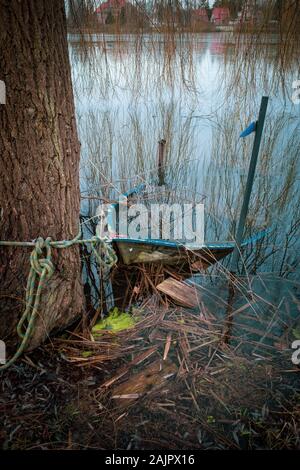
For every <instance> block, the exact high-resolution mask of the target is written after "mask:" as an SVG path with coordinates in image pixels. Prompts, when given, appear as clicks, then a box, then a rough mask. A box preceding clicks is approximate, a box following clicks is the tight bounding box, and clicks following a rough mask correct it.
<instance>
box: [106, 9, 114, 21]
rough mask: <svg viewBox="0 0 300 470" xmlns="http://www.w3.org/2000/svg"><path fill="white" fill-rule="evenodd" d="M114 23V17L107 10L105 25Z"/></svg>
mask: <svg viewBox="0 0 300 470" xmlns="http://www.w3.org/2000/svg"><path fill="white" fill-rule="evenodd" d="M114 22H115V18H114V15H113V13H112V11H111V10H109V12H108V14H107V18H106V21H105V24H113V23H114Z"/></svg>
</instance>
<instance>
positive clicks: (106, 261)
mask: <svg viewBox="0 0 300 470" xmlns="http://www.w3.org/2000/svg"><path fill="white" fill-rule="evenodd" d="M95 244H98V249H96V248H95V246H94V245H95ZM92 250H93V252H94V255H95V257H96V259H97V261H98V264H99V265H100V267H101V268H105V269H106V270H108V271H109V270H110V269H111V268H112V267H113V266H114V265H115V264H117V262H118V257H117V255H116V252H115V250H114V249H113V247H112V246H111V243H110V241H109V239H108V238H100V237H97V236H95V237H93V238H92Z"/></svg>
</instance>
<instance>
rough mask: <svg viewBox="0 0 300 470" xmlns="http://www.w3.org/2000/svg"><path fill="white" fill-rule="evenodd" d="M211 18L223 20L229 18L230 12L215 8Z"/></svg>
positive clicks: (222, 8) (223, 8) (225, 8)
mask: <svg viewBox="0 0 300 470" xmlns="http://www.w3.org/2000/svg"><path fill="white" fill-rule="evenodd" d="M212 16H213V18H214V19H215V20H224V19H225V18H230V10H229V8H227V7H215V8H214V9H213V12H212Z"/></svg>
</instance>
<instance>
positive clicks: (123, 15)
mask: <svg viewBox="0 0 300 470" xmlns="http://www.w3.org/2000/svg"><path fill="white" fill-rule="evenodd" d="M120 24H121V25H124V24H126V11H125V7H123V8H121V13H120Z"/></svg>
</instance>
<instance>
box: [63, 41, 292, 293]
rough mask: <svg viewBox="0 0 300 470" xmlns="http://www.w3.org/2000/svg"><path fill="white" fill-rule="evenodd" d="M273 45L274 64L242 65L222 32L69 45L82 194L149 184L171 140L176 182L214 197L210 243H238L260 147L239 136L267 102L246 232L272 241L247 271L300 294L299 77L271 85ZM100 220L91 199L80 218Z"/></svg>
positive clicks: (169, 159)
mask: <svg viewBox="0 0 300 470" xmlns="http://www.w3.org/2000/svg"><path fill="white" fill-rule="evenodd" d="M272 41H273V38H270V41H269V44H264V45H263V46H262V47H264V48H267V50H268V59H267V61H264V62H262V61H259V60H257V61H254V60H253V63H252V62H251V58H250V60H249V61H248V63H246V64H242V65H241V64H239V57H238V56H237V55H236V54H234V48H233V46H232V45H231V44H230V41H229V43H228V36H226V37H225V36H223V35H222V34H220V33H219V34H218V33H217V34H214V33H211V34H198V35H194V36H193V35H186V36H185V37H184V38H177V39H176V40H175V42H173V43H172V44H167V43H166V41H164V39H163V37H160V36H156V37H153V36H145V37H143V39H137V38H136V37H135V36H126V37H121V38H116V37H115V36H106V37H105V38H104V37H103V36H102V35H94V36H91V37H89V42H88V44H87V45H86V46H85V48H84V49H83V48H82V45H81V44H80V43H79V42H78V38H77V37H76V36H72V37H70V38H69V45H70V58H71V64H72V73H73V85H74V93H75V103H76V111H77V121H78V128H79V134H80V140H81V144H82V162H81V189H82V194H83V196H85V195H87V194H88V195H89V196H91V195H94V196H95V195H98V196H99V195H104V196H107V197H116V196H117V194H118V192H119V191H124V190H128V189H129V188H130V187H131V186H132V185H134V184H135V183H136V182H138V181H143V180H149V179H151V178H152V177H153V175H156V159H157V142H158V140H159V139H161V138H165V139H166V141H167V150H166V152H167V155H166V164H167V176H166V179H167V181H168V182H169V184H172V185H173V186H176V185H177V186H181V187H189V188H191V189H194V190H197V191H199V192H201V193H204V194H205V195H206V197H207V198H206V205H205V211H206V240H222V239H223V240H224V239H232V237H233V234H234V229H235V223H236V220H237V217H238V214H239V210H240V206H241V202H242V195H243V190H244V185H245V178H246V175H247V169H248V164H249V159H250V155H251V149H252V144H253V135H252V136H250V137H248V138H247V139H240V138H239V134H240V132H241V130H242V129H244V128H245V127H246V126H247V125H248V124H250V122H252V121H254V120H256V119H257V117H258V111H259V105H260V99H261V96H262V95H268V96H269V97H270V104H269V108H268V114H267V120H266V125H265V132H264V139H263V144H262V150H261V153H260V158H259V164H258V169H257V174H256V179H255V184H254V188H253V195H252V199H251V208H250V213H249V217H248V223H247V234H253V233H254V232H255V231H256V230H259V229H261V228H262V227H264V226H272V233H271V234H270V235H269V236H268V237H267V238H266V239H265V240H264V242H263V243H261V244H259V246H255V247H250V249H249V250H248V252H246V253H245V264H246V267H247V269H248V272H249V273H254V274H255V273H257V272H263V273H264V274H266V273H270V272H271V273H272V275H273V279H278V278H279V279H280V278H282V277H285V278H288V279H289V281H288V282H294V283H295V284H294V285H296V286H298V279H299V276H298V275H299V256H300V255H299V253H300V250H299V248H300V246H299V245H300V244H299V227H300V226H299V220H300V201H299V170H300V164H299V162H300V159H299V153H300V150H299V149H300V134H299V129H300V125H299V124H300V121H299V117H300V105H294V104H293V103H292V100H291V95H292V93H293V89H292V83H293V81H294V80H296V79H297V78H299V77H298V76H297V74H296V71H294V72H293V71H292V70H291V71H289V72H288V73H286V74H285V76H284V80H283V82H281V84H279V83H278V82H276V81H274V80H273V72H274V70H275V68H276V66H277V64H276V61H275V49H274V45H272ZM295 74H296V75H295ZM94 210H95V202H91V200H89V201H87V200H83V204H82V212H83V213H84V214H89V215H93V214H94ZM225 266H226V263H225ZM272 282H273V281H272ZM260 289H262V290H265V289H264V288H260ZM271 290H272V289H270V291H271ZM275 290H276V289H275ZM277 292H278V289H277ZM271 297H272V299H273V298H274V292H273V293H272V295H271Z"/></svg>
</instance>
